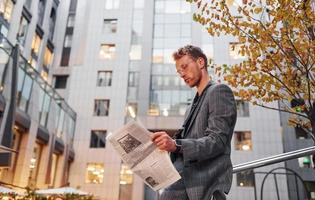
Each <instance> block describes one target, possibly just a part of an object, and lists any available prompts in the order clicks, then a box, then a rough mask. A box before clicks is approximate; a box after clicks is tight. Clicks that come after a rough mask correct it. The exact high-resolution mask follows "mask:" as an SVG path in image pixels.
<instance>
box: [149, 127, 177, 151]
mask: <svg viewBox="0 0 315 200" xmlns="http://www.w3.org/2000/svg"><path fill="white" fill-rule="evenodd" d="M152 142H153V143H154V144H155V145H156V146H157V147H158V148H159V149H160V150H164V151H168V152H174V151H175V150H176V144H175V141H174V140H173V139H172V138H171V137H170V136H169V135H168V134H167V133H166V132H164V131H160V132H155V133H153V135H152Z"/></svg>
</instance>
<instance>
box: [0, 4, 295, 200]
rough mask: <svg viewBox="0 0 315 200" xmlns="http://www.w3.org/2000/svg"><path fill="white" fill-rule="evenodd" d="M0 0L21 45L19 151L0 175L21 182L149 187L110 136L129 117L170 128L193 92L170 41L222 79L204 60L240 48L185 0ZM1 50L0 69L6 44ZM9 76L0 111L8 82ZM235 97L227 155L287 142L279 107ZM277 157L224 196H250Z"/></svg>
mask: <svg viewBox="0 0 315 200" xmlns="http://www.w3.org/2000/svg"><path fill="white" fill-rule="evenodd" d="M0 2H1V4H0V12H1V15H0V20H1V27H0V32H1V34H2V36H4V37H5V38H7V39H8V41H9V42H10V43H11V44H12V45H11V48H12V46H14V45H15V44H18V46H19V49H20V55H21V59H19V60H20V61H21V62H19V65H18V66H19V68H18V69H19V73H18V82H17V83H18V84H17V91H18V92H17V93H18V95H17V104H16V110H17V112H16V113H17V114H16V116H15V121H16V123H15V126H14V127H15V128H14V135H15V136H14V139H13V135H12V141H14V142H13V147H12V148H13V149H14V150H17V151H18V154H14V153H13V154H11V155H12V156H11V157H12V158H11V160H10V162H12V164H11V165H9V164H8V162H9V160H8V159H7V160H5V159H4V161H7V162H6V163H7V165H5V162H4V165H3V167H1V170H0V180H1V181H2V182H5V183H9V184H13V185H16V186H18V187H26V186H31V187H34V188H35V187H37V188H48V187H60V186H63V185H70V186H71V187H75V188H78V189H81V190H83V191H87V192H90V193H92V194H93V195H94V197H96V198H98V199H106V200H117V199H120V200H124V199H126V200H132V199H133V200H141V199H150V200H151V199H154V198H157V196H158V194H157V193H154V192H153V191H152V190H151V189H149V188H148V187H146V186H145V185H144V184H143V182H142V181H141V180H140V179H139V178H138V177H137V176H134V175H133V174H132V172H131V171H130V170H129V169H128V168H127V167H126V166H125V165H124V164H122V163H121V160H120V158H119V157H118V155H117V154H116V152H115V151H114V150H113V148H112V147H111V146H110V145H109V144H108V143H107V142H106V136H107V135H108V134H110V133H111V132H113V131H115V130H116V129H117V128H119V127H121V126H122V125H123V124H125V123H126V122H127V121H129V120H132V119H136V120H138V121H140V122H141V123H142V124H143V125H144V126H145V127H147V128H148V129H149V130H151V131H157V130H166V131H168V132H169V133H170V134H173V133H174V132H175V131H176V130H177V129H178V128H180V127H181V125H182V123H183V115H184V113H185V111H186V108H187V106H188V105H189V103H190V102H191V100H192V98H193V96H194V95H195V91H193V90H191V89H190V88H188V87H187V86H185V84H184V82H183V81H182V80H180V78H179V77H178V75H177V74H176V71H175V66H174V61H173V60H172V57H171V54H172V52H173V51H175V50H177V49H178V48H179V47H181V46H184V45H186V44H193V45H197V46H200V47H201V48H202V49H203V50H204V52H205V53H206V55H207V57H208V58H209V60H211V63H210V66H209V69H208V71H209V75H211V76H212V77H213V79H214V80H215V81H218V78H217V77H215V76H214V72H213V68H211V66H212V65H215V64H228V65H229V64H233V63H236V62H240V61H241V60H242V59H244V58H243V57H242V56H241V55H239V54H238V50H237V41H236V40H235V39H234V38H231V37H228V36H221V37H210V36H209V35H208V34H207V32H206V30H205V29H204V28H203V27H202V26H200V25H199V24H197V23H195V22H193V21H192V13H193V12H194V10H195V9H196V8H194V7H191V5H190V4H189V3H187V2H185V1H182V0H146V1H144V0H128V1H122V0H103V1H99V0H91V1H84V0H64V1H58V0H25V1H24V0H5V1H0ZM229 2H230V3H231V6H233V3H242V2H241V1H229ZM1 38H2V37H1ZM4 41H6V40H2V44H6V43H5V42H4ZM6 45H7V44H6ZM7 46H10V45H7ZM2 51H3V50H2ZM1 55H2V56H1V67H0V74H1V75H3V74H4V73H7V72H5V70H4V69H5V67H4V66H5V64H6V63H7V61H8V56H7V55H8V53H6V52H4V51H3V52H2V54H1ZM2 77H4V76H2ZM6 81H7V82H5V83H6V84H4V85H3V89H1V91H3V92H1V95H0V99H2V101H1V102H3V103H2V104H1V105H0V111H1V112H2V119H4V117H3V116H4V114H5V105H6V104H7V102H8V101H9V96H8V92H7V91H8V89H9V88H10V87H9V86H8V85H11V84H9V80H6ZM69 105H70V106H69ZM237 106H238V120H237V124H236V127H235V135H234V136H233V141H232V161H233V164H239V163H243V162H247V161H251V160H255V159H259V158H263V157H267V156H272V155H275V154H279V153H282V152H283V151H284V150H288V149H287V148H283V147H286V145H284V144H283V141H282V138H283V137H284V135H286V129H283V128H282V127H281V123H280V122H281V120H280V116H279V113H278V112H275V111H271V110H266V109H262V108H259V107H255V106H252V105H250V104H248V103H246V102H242V101H240V100H237ZM273 106H277V104H273ZM282 125H283V123H282ZM15 132H16V133H15ZM0 133H1V132H0ZM74 133H75V134H74ZM0 138H3V137H0ZM283 145H284V146H283ZM266 147H268V148H266ZM74 152H75V156H74ZM0 155H1V154H0ZM0 158H1V157H0ZM0 160H1V159H0ZM292 162H293V161H292ZM296 163H297V161H296ZM284 166H285V165H284V164H283V163H280V164H277V165H272V166H269V167H263V168H259V169H255V170H253V171H249V172H246V173H239V174H234V177H233V184H232V188H231V192H230V194H229V199H235V200H237V199H255V196H256V197H258V196H259V195H260V188H261V184H262V180H263V178H264V176H265V174H264V173H262V172H268V171H270V170H271V169H274V168H276V167H284ZM273 181H274V180H273V179H270V178H269V179H267V182H266V183H265V185H264V191H263V192H264V195H265V199H276V198H277V196H276V195H277V194H276V189H275V185H274V183H273ZM278 185H279V190H280V192H281V199H288V198H289V197H288V185H290V181H289V179H287V178H286V176H281V177H280V178H279V180H278ZM289 187H290V186H289ZM293 199H294V198H293Z"/></svg>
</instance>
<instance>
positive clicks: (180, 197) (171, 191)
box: [158, 179, 226, 200]
mask: <svg viewBox="0 0 315 200" xmlns="http://www.w3.org/2000/svg"><path fill="white" fill-rule="evenodd" d="M158 200H226V196H225V194H224V192H222V191H219V190H216V191H214V193H213V195H212V197H210V199H197V197H196V199H193V198H192V199H189V197H188V195H187V192H186V189H185V185H184V182H183V179H180V180H178V181H177V182H176V183H174V184H173V185H171V186H170V187H168V188H166V189H165V190H164V191H163V192H162V194H161V196H160V197H159V198H158Z"/></svg>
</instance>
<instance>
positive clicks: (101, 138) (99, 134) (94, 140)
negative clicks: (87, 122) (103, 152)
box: [90, 130, 107, 148]
mask: <svg viewBox="0 0 315 200" xmlns="http://www.w3.org/2000/svg"><path fill="white" fill-rule="evenodd" d="M106 134H107V131H106V130H93V131H91V139H90V148H105V145H106Z"/></svg>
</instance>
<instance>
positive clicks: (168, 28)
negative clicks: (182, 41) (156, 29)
mask: <svg viewBox="0 0 315 200" xmlns="http://www.w3.org/2000/svg"><path fill="white" fill-rule="evenodd" d="M180 31H181V29H180V24H165V33H167V34H166V35H165V36H166V37H176V38H179V37H180Z"/></svg>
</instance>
